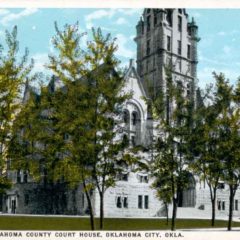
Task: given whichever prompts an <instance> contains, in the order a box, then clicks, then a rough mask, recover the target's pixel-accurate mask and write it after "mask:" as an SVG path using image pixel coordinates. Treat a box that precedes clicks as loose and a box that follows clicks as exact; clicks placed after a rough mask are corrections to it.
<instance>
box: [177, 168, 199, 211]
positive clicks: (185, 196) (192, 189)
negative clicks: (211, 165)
mask: <svg viewBox="0 0 240 240" xmlns="http://www.w3.org/2000/svg"><path fill="white" fill-rule="evenodd" d="M188 181H189V186H188V188H187V189H184V190H182V191H181V192H180V193H179V201H178V207H195V205H196V182H195V179H194V177H193V175H192V174H191V173H189V174H188Z"/></svg>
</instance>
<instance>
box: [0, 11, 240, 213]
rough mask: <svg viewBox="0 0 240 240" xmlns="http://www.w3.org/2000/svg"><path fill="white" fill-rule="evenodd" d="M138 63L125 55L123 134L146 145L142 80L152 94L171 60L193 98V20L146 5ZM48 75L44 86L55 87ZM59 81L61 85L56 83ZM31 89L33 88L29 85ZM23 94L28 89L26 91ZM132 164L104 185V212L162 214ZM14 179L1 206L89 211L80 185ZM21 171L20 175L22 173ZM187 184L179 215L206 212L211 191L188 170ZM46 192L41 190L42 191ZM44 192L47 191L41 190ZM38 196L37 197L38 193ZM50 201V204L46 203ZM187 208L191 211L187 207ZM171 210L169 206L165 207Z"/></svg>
mask: <svg viewBox="0 0 240 240" xmlns="http://www.w3.org/2000/svg"><path fill="white" fill-rule="evenodd" d="M136 29H137V36H136V38H135V41H136V43H137V61H136V62H137V66H136V67H135V66H134V61H133V60H130V64H129V68H128V70H127V72H126V75H125V80H126V85H125V87H124V89H123V91H125V92H130V91H131V92H132V98H131V99H130V100H128V101H127V102H126V103H125V105H124V106H123V125H122V127H123V129H122V130H123V135H125V136H126V137H127V138H128V139H129V140H130V144H131V145H132V146H134V145H136V146H137V145H141V146H143V147H144V148H145V149H149V145H150V144H151V143H152V141H153V139H154V138H155V137H156V135H157V132H155V131H153V129H154V126H155V123H154V122H153V120H152V118H151V115H150V114H149V112H148V106H147V105H146V102H145V101H144V99H143V98H147V97H149V92H148V93H147V91H146V89H147V86H149V84H150V87H151V86H152V90H153V94H154V95H156V94H158V93H159V92H164V91H165V85H166V82H165V78H166V76H165V68H166V67H167V66H170V67H171V69H172V71H173V79H174V81H175V83H179V84H182V86H183V87H184V89H186V97H190V98H192V99H195V93H196V84H197V42H198V40H199V39H198V36H197V30H198V27H197V25H196V24H195V22H194V20H192V21H190V22H189V19H188V15H187V13H186V11H185V10H184V9H145V10H144V12H143V16H142V17H141V19H140V21H139V22H138V24H137V26H136ZM59 85H61V84H60V83H59V82H58V80H57V79H55V80H54V79H53V80H52V81H51V82H50V84H49V87H50V88H51V89H54V87H59ZM60 87H62V86H60ZM28 91H32V89H30V88H29V89H28ZM26 96H27V91H26V94H25V97H26ZM138 155H139V156H140V157H141V159H142V161H149V160H150V159H151V157H152V152H151V151H150V150H146V151H139V152H138ZM134 168H135V167H134V166H131V167H126V169H125V171H124V172H122V174H120V175H119V176H118V181H117V182H116V186H115V187H111V188H109V189H107V191H106V193H105V198H104V209H105V216H106V217H157V216H165V215H166V210H165V206H164V205H163V203H162V202H161V201H159V199H158V198H157V196H156V192H155V190H154V189H152V188H151V184H152V179H151V178H150V176H149V173H148V172H144V171H142V172H138V171H136V169H134ZM8 174H9V175H8V176H9V178H11V179H12V180H13V183H14V186H13V188H12V189H11V190H10V191H8V192H7V193H6V196H5V197H4V203H5V204H4V208H3V211H4V212H7V213H30V214H36V213H38V214H47V213H48V214H79V215H85V214H87V213H88V208H87V202H86V197H85V196H84V194H83V191H82V186H79V187H78V188H76V189H69V188H68V187H67V186H65V185H64V184H62V185H57V184H56V185H52V186H49V185H44V183H41V184H36V183H34V182H33V181H32V179H30V178H29V176H28V177H26V173H24V172H19V173H16V172H8ZM24 176H25V177H24ZM189 178H190V179H191V182H192V184H191V186H190V187H189V189H187V190H185V191H183V192H182V193H181V197H180V202H179V210H178V217H181V216H185V215H186V214H189V216H188V217H192V216H193V215H199V216H205V215H206V216H209V215H210V211H211V202H210V195H209V194H210V193H209V189H208V187H207V184H206V183H203V182H201V181H200V180H199V179H198V178H197V177H195V176H193V175H190V176H189ZM41 190H42V192H45V195H43V194H42V195H41ZM46 193H48V194H46ZM217 194H218V196H217V211H216V216H217V217H218V216H226V214H227V213H228V205H229V200H228V197H229V192H228V188H227V186H226V185H225V184H224V183H222V184H220V186H219V189H218V192H217ZM39 196H41V197H39ZM92 198H93V202H94V208H95V215H96V216H99V206H100V204H99V201H100V200H99V194H98V192H97V190H95V191H94V192H93V193H92ZM239 201H240V192H239V191H237V193H236V197H235V206H234V215H235V216H239V215H240V208H239V207H238V204H239ZM49 205H51V208H48V207H49ZM187 209H188V210H190V212H189V213H188V211H187ZM169 210H170V213H171V206H170V207H169Z"/></svg>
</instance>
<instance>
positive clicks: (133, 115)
mask: <svg viewBox="0 0 240 240" xmlns="http://www.w3.org/2000/svg"><path fill="white" fill-rule="evenodd" d="M137 117H138V114H137V113H136V112H133V113H132V125H133V126H135V125H136V124H137Z"/></svg>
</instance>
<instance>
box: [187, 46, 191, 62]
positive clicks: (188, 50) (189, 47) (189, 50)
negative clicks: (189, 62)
mask: <svg viewBox="0 0 240 240" xmlns="http://www.w3.org/2000/svg"><path fill="white" fill-rule="evenodd" d="M190 56H191V46H190V44H188V45H187V58H188V59H190Z"/></svg>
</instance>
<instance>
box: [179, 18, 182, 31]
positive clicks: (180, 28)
mask: <svg viewBox="0 0 240 240" xmlns="http://www.w3.org/2000/svg"><path fill="white" fill-rule="evenodd" d="M178 31H179V32H181V31H182V17H181V16H178Z"/></svg>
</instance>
